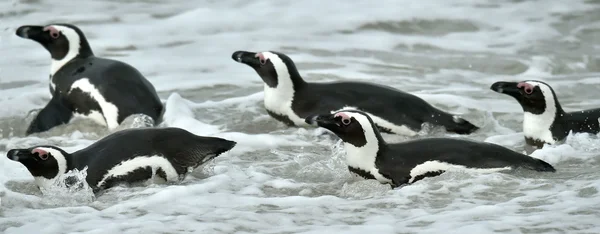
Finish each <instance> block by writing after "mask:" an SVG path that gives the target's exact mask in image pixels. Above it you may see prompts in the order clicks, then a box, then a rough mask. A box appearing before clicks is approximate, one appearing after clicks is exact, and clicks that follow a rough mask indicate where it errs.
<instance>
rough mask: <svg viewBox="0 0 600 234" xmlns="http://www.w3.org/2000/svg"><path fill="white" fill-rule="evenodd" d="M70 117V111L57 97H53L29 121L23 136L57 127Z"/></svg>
mask: <svg viewBox="0 0 600 234" xmlns="http://www.w3.org/2000/svg"><path fill="white" fill-rule="evenodd" d="M72 117H73V112H72V111H71V109H69V108H68V107H67V106H66V105H65V103H64V102H63V101H62V99H61V98H60V97H59V96H58V95H53V96H52V98H51V99H50V101H49V102H48V104H46V106H45V107H44V108H42V110H41V111H40V112H39V113H38V114H37V115H36V116H35V118H34V119H33V121H31V123H30V124H29V127H28V128H27V131H26V132H25V135H30V134H34V133H38V132H44V131H47V130H49V129H51V128H53V127H56V126H58V125H62V124H66V123H68V122H69V121H70V120H71V118H72Z"/></svg>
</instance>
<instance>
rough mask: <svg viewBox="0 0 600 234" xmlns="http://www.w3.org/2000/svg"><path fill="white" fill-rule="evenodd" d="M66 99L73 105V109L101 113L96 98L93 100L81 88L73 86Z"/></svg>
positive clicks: (84, 112)
mask: <svg viewBox="0 0 600 234" xmlns="http://www.w3.org/2000/svg"><path fill="white" fill-rule="evenodd" d="M68 100H69V102H70V103H71V105H72V106H73V111H75V112H77V113H80V114H84V115H89V114H90V113H91V111H92V110H94V111H98V112H99V113H101V114H102V109H101V108H100V105H99V104H98V102H96V100H94V99H93V98H92V97H91V96H90V95H89V94H88V93H85V92H83V91H82V90H81V89H78V88H75V89H73V90H71V92H70V93H69V96H68Z"/></svg>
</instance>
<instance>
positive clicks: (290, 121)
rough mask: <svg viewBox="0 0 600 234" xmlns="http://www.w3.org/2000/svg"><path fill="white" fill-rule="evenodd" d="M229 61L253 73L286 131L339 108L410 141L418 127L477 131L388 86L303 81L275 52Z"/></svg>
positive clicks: (240, 55) (272, 113)
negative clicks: (360, 113)
mask: <svg viewBox="0 0 600 234" xmlns="http://www.w3.org/2000/svg"><path fill="white" fill-rule="evenodd" d="M232 58H233V60H235V61H237V62H239V63H243V64H246V65H248V66H250V67H251V68H253V69H254V70H255V71H256V72H257V73H258V75H259V76H260V77H261V78H262V80H263V82H264V105H265V108H266V110H267V112H268V114H269V115H270V116H271V117H273V118H275V119H276V120H278V121H280V122H283V123H285V124H287V125H288V126H304V127H305V126H307V125H306V123H305V122H304V119H305V118H306V117H307V116H309V115H313V114H317V113H325V112H329V111H336V110H341V109H348V110H361V111H364V112H366V113H368V114H369V116H371V118H372V119H373V120H374V121H375V123H376V125H377V127H378V128H379V129H380V130H381V131H384V132H389V133H394V134H401V135H408V136H414V135H416V134H417V132H418V131H419V130H421V128H422V125H423V123H431V124H433V125H436V126H444V127H445V128H446V130H447V131H449V132H454V133H459V134H470V133H472V132H474V131H476V130H477V129H479V127H477V126H475V125H473V124H471V123H470V122H468V121H467V120H465V119H463V118H461V117H458V116H455V115H452V114H449V113H447V112H444V111H442V110H439V109H437V108H435V107H433V106H432V105H430V104H429V103H427V102H426V101H425V100H423V99H421V98H419V97H417V96H415V95H412V94H409V93H406V92H402V91H400V90H397V89H394V88H392V87H388V86H384V85H378V84H373V83H366V82H354V81H342V82H331V83H311V82H306V81H304V79H302V77H301V76H300V73H299V72H298V70H297V69H296V65H295V64H294V62H293V61H292V59H291V58H289V57H288V56H287V55H285V54H283V53H279V52H274V51H268V52H259V53H255V52H247V51H236V52H234V53H233V54H232Z"/></svg>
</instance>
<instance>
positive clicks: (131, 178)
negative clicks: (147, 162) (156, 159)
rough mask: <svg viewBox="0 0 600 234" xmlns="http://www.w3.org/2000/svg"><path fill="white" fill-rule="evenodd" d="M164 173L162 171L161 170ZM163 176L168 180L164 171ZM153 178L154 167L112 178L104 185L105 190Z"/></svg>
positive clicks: (138, 169)
mask: <svg viewBox="0 0 600 234" xmlns="http://www.w3.org/2000/svg"><path fill="white" fill-rule="evenodd" d="M161 171H162V170H161ZM162 174H163V176H164V177H165V178H166V174H165V172H164V171H162ZM150 178H152V167H150V166H147V167H140V168H137V169H135V170H133V171H131V172H129V173H127V174H126V175H119V176H111V177H109V178H107V179H106V180H105V181H104V184H102V187H101V188H103V189H107V188H111V187H114V186H117V185H119V184H132V183H136V182H143V181H146V180H149V179H150Z"/></svg>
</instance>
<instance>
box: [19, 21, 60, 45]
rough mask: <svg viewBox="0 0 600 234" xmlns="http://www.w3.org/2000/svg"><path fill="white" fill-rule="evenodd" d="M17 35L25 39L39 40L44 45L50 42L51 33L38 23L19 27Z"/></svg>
mask: <svg viewBox="0 0 600 234" xmlns="http://www.w3.org/2000/svg"><path fill="white" fill-rule="evenodd" d="M16 34H17V36H19V37H21V38H25V39H31V40H34V41H37V42H39V43H40V44H42V45H46V44H47V43H49V42H50V39H51V38H50V34H48V32H46V31H44V27H43V26H36V25H24V26H21V27H19V28H17V31H16Z"/></svg>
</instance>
